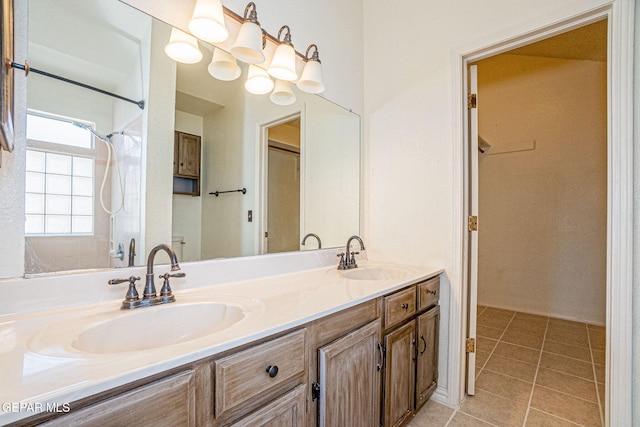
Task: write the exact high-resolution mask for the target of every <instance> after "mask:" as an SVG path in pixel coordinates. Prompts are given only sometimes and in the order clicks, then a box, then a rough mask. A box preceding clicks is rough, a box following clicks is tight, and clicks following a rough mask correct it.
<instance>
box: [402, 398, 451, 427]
mask: <svg viewBox="0 0 640 427" xmlns="http://www.w3.org/2000/svg"><path fill="white" fill-rule="evenodd" d="M453 412H454V410H453V409H452V408H449V407H448V406H445V405H441V404H440V403H437V402H434V401H433V400H427V402H426V403H425V404H424V406H423V407H422V408H420V410H419V411H418V413H417V414H416V416H415V417H414V418H413V419H412V420H411V422H410V423H409V424H408V426H407V427H432V426H433V427H444V426H446V425H447V422H448V421H449V419H450V418H451V415H453Z"/></svg>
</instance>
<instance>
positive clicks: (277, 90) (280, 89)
mask: <svg viewBox="0 0 640 427" xmlns="http://www.w3.org/2000/svg"><path fill="white" fill-rule="evenodd" d="M269 99H270V100H271V102H273V103H274V104H276V105H291V104H293V103H294V102H296V95H295V94H294V93H293V88H292V86H291V82H288V81H286V80H276V84H275V86H274V88H273V92H271V95H269Z"/></svg>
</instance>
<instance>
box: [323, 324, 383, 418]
mask: <svg viewBox="0 0 640 427" xmlns="http://www.w3.org/2000/svg"><path fill="white" fill-rule="evenodd" d="M380 329H381V322H380V320H375V321H373V322H371V323H369V324H367V325H365V326H363V327H361V328H360V329H357V330H355V331H353V332H351V333H350V334H348V335H346V336H344V337H342V338H339V339H337V340H336V341H334V342H332V343H331V344H328V345H326V346H324V347H322V348H320V349H319V350H318V360H319V364H320V369H319V376H320V402H319V415H320V417H319V421H320V424H319V425H320V426H321V427H325V426H326V427H345V426H349V427H359V426H362V427H371V426H378V425H379V424H380V423H379V418H380V373H381V371H380V368H381V364H382V360H381V354H380V350H379V344H380Z"/></svg>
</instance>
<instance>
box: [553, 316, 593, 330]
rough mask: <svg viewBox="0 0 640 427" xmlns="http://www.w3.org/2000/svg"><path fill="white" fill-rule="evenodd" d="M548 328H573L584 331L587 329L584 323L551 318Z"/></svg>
mask: <svg viewBox="0 0 640 427" xmlns="http://www.w3.org/2000/svg"><path fill="white" fill-rule="evenodd" d="M549 326H550V327H551V326H564V327H573V328H576V329H584V328H586V327H587V325H586V323H582V322H574V321H572V320H564V319H556V318H553V317H550V318H549Z"/></svg>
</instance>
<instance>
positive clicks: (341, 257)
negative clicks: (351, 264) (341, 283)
mask: <svg viewBox="0 0 640 427" xmlns="http://www.w3.org/2000/svg"><path fill="white" fill-rule="evenodd" d="M336 256H337V257H340V264H338V270H346V269H347V264H346V263H345V260H344V252H341V253H339V254H337V255H336Z"/></svg>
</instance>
